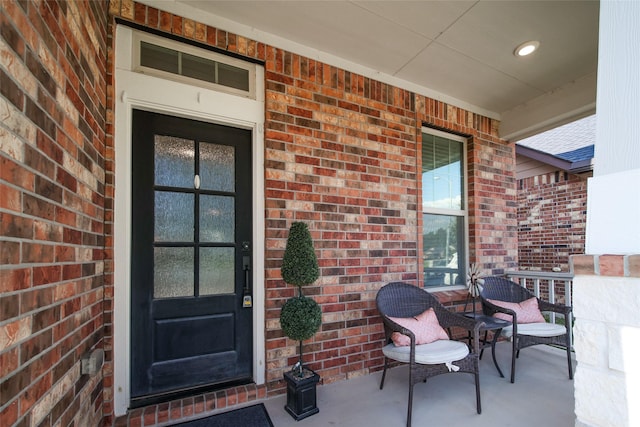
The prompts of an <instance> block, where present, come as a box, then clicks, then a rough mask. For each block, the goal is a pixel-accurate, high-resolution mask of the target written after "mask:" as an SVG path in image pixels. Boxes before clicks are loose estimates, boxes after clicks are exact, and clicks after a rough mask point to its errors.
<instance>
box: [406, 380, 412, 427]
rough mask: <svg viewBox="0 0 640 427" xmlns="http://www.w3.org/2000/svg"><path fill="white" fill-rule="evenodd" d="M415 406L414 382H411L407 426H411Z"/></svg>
mask: <svg viewBox="0 0 640 427" xmlns="http://www.w3.org/2000/svg"><path fill="white" fill-rule="evenodd" d="M412 407H413V384H411V383H409V408H408V409H407V427H411V408H412Z"/></svg>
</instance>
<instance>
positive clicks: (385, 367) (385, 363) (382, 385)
mask: <svg viewBox="0 0 640 427" xmlns="http://www.w3.org/2000/svg"><path fill="white" fill-rule="evenodd" d="M387 365H388V362H387V358H386V357H385V358H384V369H383V370H382V379H381V380H380V390H382V387H384V377H385V376H386V375H387Z"/></svg>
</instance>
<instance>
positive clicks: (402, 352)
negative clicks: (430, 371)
mask: <svg viewBox="0 0 640 427" xmlns="http://www.w3.org/2000/svg"><path fill="white" fill-rule="evenodd" d="M410 352H411V346H403V347H397V346H396V345H394V344H393V343H391V344H387V345H386V346H384V347H383V348H382V353H383V354H384V355H385V356H387V357H388V358H389V359H393V360H398V361H400V362H405V363H409V359H410V357H411V355H410ZM467 354H469V347H467V345H466V344H465V343H463V342H460V341H452V340H438V341H434V342H432V343H429V344H421V345H417V346H416V363H420V364H422V365H437V364H439V363H447V362H453V361H456V360H460V359H464V358H465V357H466V356H467Z"/></svg>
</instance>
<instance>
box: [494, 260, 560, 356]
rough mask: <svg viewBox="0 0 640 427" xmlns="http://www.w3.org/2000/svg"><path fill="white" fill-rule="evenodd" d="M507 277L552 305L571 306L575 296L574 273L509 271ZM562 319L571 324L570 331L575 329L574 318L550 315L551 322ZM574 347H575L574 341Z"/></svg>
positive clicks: (556, 314) (506, 273)
mask: <svg viewBox="0 0 640 427" xmlns="http://www.w3.org/2000/svg"><path fill="white" fill-rule="evenodd" d="M504 275H505V277H507V278H508V279H509V280H511V281H514V282H516V283H519V284H520V285H521V286H524V287H525V288H527V289H529V290H530V291H532V292H533V293H534V294H535V295H536V296H537V297H542V299H545V300H547V301H549V302H551V303H556V302H559V303H562V304H564V305H568V306H571V305H572V302H571V301H572V300H571V297H572V296H573V274H572V273H555V272H543V271H507V272H505V274H504ZM560 319H562V321H563V322H569V323H568V324H569V330H572V328H573V324H572V323H573V316H569V319H564V316H563V315H562V314H558V313H549V321H550V322H552V323H558V320H560ZM571 341H572V346H573V340H571Z"/></svg>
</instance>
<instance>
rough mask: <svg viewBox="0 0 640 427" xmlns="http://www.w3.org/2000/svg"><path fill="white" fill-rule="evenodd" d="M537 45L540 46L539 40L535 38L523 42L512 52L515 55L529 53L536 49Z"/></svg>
mask: <svg viewBox="0 0 640 427" xmlns="http://www.w3.org/2000/svg"><path fill="white" fill-rule="evenodd" d="M538 46H540V42H539V41H537V40H532V41H528V42H524V43H522V44H521V45H519V46H518V47H517V48H516V49H515V50H514V51H513V54H514V55H515V56H527V55H531V54H532V53H533V52H535V51H536V50H538Z"/></svg>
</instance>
